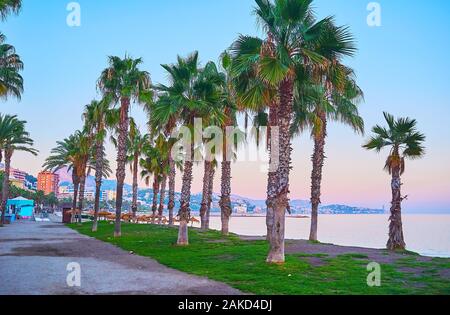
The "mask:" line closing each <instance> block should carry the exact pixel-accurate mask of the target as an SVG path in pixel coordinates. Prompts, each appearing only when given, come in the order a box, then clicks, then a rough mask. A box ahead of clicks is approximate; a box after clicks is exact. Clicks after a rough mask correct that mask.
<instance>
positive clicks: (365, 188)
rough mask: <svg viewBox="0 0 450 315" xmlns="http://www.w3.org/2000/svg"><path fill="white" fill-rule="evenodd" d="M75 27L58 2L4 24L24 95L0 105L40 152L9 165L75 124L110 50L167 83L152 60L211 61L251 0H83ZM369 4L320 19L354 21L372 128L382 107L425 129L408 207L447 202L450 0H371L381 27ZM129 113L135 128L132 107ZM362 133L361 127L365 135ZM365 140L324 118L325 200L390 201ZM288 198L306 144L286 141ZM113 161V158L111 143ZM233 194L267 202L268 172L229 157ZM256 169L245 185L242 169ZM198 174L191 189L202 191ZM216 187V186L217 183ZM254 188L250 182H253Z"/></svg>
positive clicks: (361, 1)
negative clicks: (23, 125) (20, 65)
mask: <svg viewBox="0 0 450 315" xmlns="http://www.w3.org/2000/svg"><path fill="white" fill-rule="evenodd" d="M78 2H79V4H80V5H81V23H82V24H81V26H80V27H75V28H71V27H69V26H67V24H66V16H67V14H68V13H69V12H67V11H66V5H67V4H68V3H69V1H66V0H46V1H33V0H24V4H23V10H22V13H21V14H20V15H19V16H18V17H14V16H11V17H9V19H8V21H7V22H4V23H2V24H1V25H0V30H1V31H2V32H3V33H5V34H6V36H7V38H8V42H9V43H11V44H13V45H14V46H15V47H16V49H17V51H18V53H19V54H20V55H21V56H22V59H23V61H24V63H25V71H24V72H23V76H24V79H25V93H24V95H23V98H22V101H21V102H20V103H18V102H16V101H14V100H8V101H7V102H2V103H0V111H1V112H7V113H15V114H18V115H19V116H20V117H21V118H23V119H25V120H27V121H28V122H29V129H30V131H31V133H32V136H33V137H34V139H35V141H36V147H37V148H38V149H39V150H40V151H41V154H40V156H39V157H38V158H31V157H28V156H26V155H22V154H18V155H17V157H16V159H15V161H14V166H15V167H19V168H21V169H24V170H26V171H29V172H31V173H36V172H38V170H39V169H40V166H41V165H42V162H43V160H44V159H45V158H46V156H47V155H48V153H49V151H50V149H51V148H52V147H53V146H54V144H55V141H56V140H59V139H62V138H64V137H66V136H68V135H69V134H70V133H72V132H73V131H74V130H75V129H77V128H80V127H81V111H82V108H83V106H84V105H85V104H87V103H88V102H89V101H90V100H91V99H93V98H96V97H98V95H97V91H96V88H95V83H96V80H97V78H98V76H99V74H100V72H101V70H102V69H103V68H105V66H106V56H108V55H124V54H125V53H129V54H131V55H132V56H134V57H143V59H144V62H145V64H144V68H145V69H146V70H148V71H149V72H150V73H151V75H152V80H153V81H154V82H165V79H166V77H165V74H164V72H163V70H162V68H161V67H160V64H163V63H171V62H173V61H174V60H175V58H176V55H177V54H181V55H186V54H188V53H190V52H192V51H194V50H198V51H199V52H200V58H201V60H202V62H206V61H209V60H213V61H217V59H218V56H219V54H220V53H221V52H222V51H223V50H224V49H225V48H227V47H228V46H229V45H230V43H231V42H232V41H233V40H234V39H235V38H236V37H237V35H238V34H240V33H242V34H252V35H256V34H259V32H258V30H257V27H256V23H255V18H254V16H252V14H251V12H252V8H253V6H254V2H253V0H214V1H211V0H190V1H186V0H165V1H154V0H151V1H148V0H127V1H125V0H96V1H92V0H80V1H78ZM368 3H369V1H367V0H317V1H315V4H314V6H315V7H316V12H317V15H318V16H319V17H325V16H328V15H335V16H336V18H337V21H338V23H340V24H347V25H349V26H350V28H351V30H352V32H353V33H354V35H355V37H356V39H357V41H358V47H359V52H358V54H357V55H356V56H355V58H353V59H351V60H348V63H349V65H351V66H352V67H354V69H355V70H356V73H357V75H358V82H359V84H360V86H361V87H362V88H363V90H364V92H365V99H366V100H365V103H364V104H362V106H361V113H362V115H363V117H364V119H365V122H366V125H367V126H368V127H371V126H373V125H374V124H376V123H381V122H382V112H383V111H389V112H391V113H392V114H394V115H396V116H398V115H405V116H406V115H407V116H411V117H414V118H417V119H418V121H419V128H420V129H421V131H423V132H424V133H426V135H427V137H428V139H427V144H426V146H427V156H426V158H425V159H423V160H421V161H412V162H409V163H408V165H407V167H408V168H407V173H406V175H405V177H404V182H405V185H404V189H405V190H406V192H405V193H409V194H410V200H409V201H407V202H406V206H407V207H408V208H409V209H411V210H414V211H419V210H428V209H433V210H441V209H450V197H449V196H450V165H449V164H448V163H447V159H448V156H449V153H450V149H449V146H448V140H447V139H448V138H449V136H450V118H449V117H450V101H449V98H448V86H449V79H448V73H449V70H450V60H449V58H448V55H449V51H450V41H449V37H450V36H449V35H450V19H449V16H450V2H449V1H447V0H435V1H432V2H425V1H419V0H415V1H407V0H389V1H388V0H383V1H378V3H380V5H381V8H382V25H381V26H380V27H369V26H368V25H367V23H366V17H367V15H368V14H369V12H368V11H367V10H366V7H367V4H368ZM133 115H134V116H135V117H136V118H137V120H138V121H140V122H141V124H142V125H143V124H144V117H143V115H142V113H141V111H140V110H139V108H134V109H133ZM366 137H367V135H366ZM364 139H365V138H364V137H360V136H356V135H354V134H353V133H352V131H351V130H349V129H348V128H346V127H344V126H339V125H332V126H331V128H330V131H329V138H328V145H327V156H328V160H327V165H326V167H325V173H324V198H323V201H324V202H325V203H338V202H341V203H344V202H345V203H350V204H356V205H364V206H377V207H380V206H381V205H383V204H386V205H387V204H388V200H389V198H390V196H389V177H388V176H387V174H384V173H383V172H382V166H383V162H384V158H385V154H386V153H385V154H381V155H377V154H375V153H371V152H365V151H364V150H362V149H361V144H362V143H363V142H364ZM294 143H295V145H294V146H295V151H294V156H293V158H294V171H293V179H292V189H291V190H292V195H293V198H302V199H306V198H307V196H308V193H309V180H308V178H309V173H310V162H309V158H310V155H311V148H312V147H311V141H310V140H309V137H308V136H303V137H301V138H299V139H296V140H295V141H294ZM109 158H110V159H111V160H114V159H115V155H114V152H113V150H112V149H109ZM235 169H236V170H235V179H234V182H233V186H234V187H235V188H236V189H235V190H236V191H235V192H236V193H237V194H241V195H249V196H250V197H255V198H264V195H265V183H264V175H263V174H257V173H258V172H257V171H256V170H257V169H258V167H257V166H254V165H252V166H249V165H245V164H242V165H237V166H236V168H235ZM244 169H246V170H249V169H250V170H251V169H254V170H255V172H256V173H255V175H254V176H252V178H251V180H253V181H255V182H251V181H250V179H248V178H247V177H245V178H244V177H240V176H239V174H240V171H241V170H244ZM200 182H201V170H200V169H198V170H197V172H196V179H195V182H194V190H197V191H200ZM216 187H217V186H216ZM249 187H251V189H250V188H249Z"/></svg>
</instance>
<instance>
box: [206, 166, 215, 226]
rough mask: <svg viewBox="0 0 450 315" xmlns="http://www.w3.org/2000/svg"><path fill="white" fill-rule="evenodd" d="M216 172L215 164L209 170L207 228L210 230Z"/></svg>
mask: <svg viewBox="0 0 450 315" xmlns="http://www.w3.org/2000/svg"><path fill="white" fill-rule="evenodd" d="M215 174H216V169H215V168H214V166H211V170H210V172H209V191H208V210H207V211H206V226H205V228H206V230H209V218H210V215H211V204H212V201H213V191H214V176H215Z"/></svg>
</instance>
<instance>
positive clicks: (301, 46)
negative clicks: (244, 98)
mask: <svg viewBox="0 0 450 315" xmlns="http://www.w3.org/2000/svg"><path fill="white" fill-rule="evenodd" d="M256 3H257V7H256V9H255V13H256V15H257V17H258V22H259V24H260V25H261V26H262V28H263V29H264V30H265V32H266V34H267V39H266V40H265V43H264V44H263V45H262V48H264V49H261V53H260V55H259V56H258V59H257V61H258V69H257V72H256V75H257V76H258V77H259V78H260V80H262V81H263V82H265V83H266V84H268V85H270V86H272V87H273V88H276V90H277V93H278V104H277V110H276V115H273V117H274V118H275V117H276V121H277V124H276V125H272V124H271V125H270V127H271V128H272V127H276V126H277V127H278V139H274V140H277V142H276V143H275V145H277V146H278V150H279V152H280V154H279V160H278V170H277V173H276V174H273V173H272V174H270V173H269V178H268V193H267V209H268V211H267V215H268V216H271V217H272V218H268V219H267V222H268V223H269V222H270V224H268V225H269V226H270V227H269V226H268V232H269V233H270V235H269V236H268V239H269V245H270V250H269V254H268V257H267V262H268V263H284V259H285V258H284V225H285V213H286V211H289V197H288V194H289V173H290V168H291V151H292V148H291V135H290V128H291V124H292V118H293V115H292V114H293V100H294V86H295V82H296V80H297V79H298V78H297V73H298V70H299V69H302V68H305V67H312V66H314V67H321V66H324V65H326V63H327V59H326V58H325V57H324V56H322V55H321V54H320V52H317V51H314V49H315V48H316V47H315V45H314V44H315V42H317V41H319V40H320V39H321V35H323V34H324V31H325V30H326V28H327V25H329V24H330V23H332V18H326V19H324V20H321V21H319V22H317V23H316V20H315V17H314V14H313V11H312V6H311V4H312V0H291V1H282V0H276V1H275V2H274V3H272V2H271V1H269V0H256ZM333 44H334V43H330V45H333ZM333 50H334V54H335V56H340V55H351V54H352V52H353V50H354V49H353V48H352V47H349V46H338V45H336V46H335V47H333ZM253 63H254V61H253ZM241 65H244V66H245V62H241ZM274 114H275V113H274ZM270 122H272V123H274V122H275V119H273V120H272V119H270ZM271 149H272V150H273V144H271ZM271 162H272V161H271Z"/></svg>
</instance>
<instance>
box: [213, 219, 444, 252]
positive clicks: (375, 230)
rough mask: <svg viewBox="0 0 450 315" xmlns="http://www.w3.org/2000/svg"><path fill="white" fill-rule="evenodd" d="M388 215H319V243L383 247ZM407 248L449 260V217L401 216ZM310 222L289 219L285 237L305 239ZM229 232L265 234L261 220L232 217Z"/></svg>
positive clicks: (216, 222)
mask: <svg viewBox="0 0 450 315" xmlns="http://www.w3.org/2000/svg"><path fill="white" fill-rule="evenodd" d="M388 219H389V217H388V216H387V215H320V216H319V240H320V241H321V242H323V243H332V244H336V245H343V246H357V247H369V248H385V246H386V242H387V239H388V236H387V233H388V225H389V221H388ZM403 224H404V234H405V240H406V245H407V248H408V249H409V250H411V251H414V252H417V253H419V254H421V255H424V256H432V257H450V215H404V216H403ZM309 226H310V224H309V219H308V218H307V219H301V218H288V219H287V220H286V238H288V239H308V237H309ZM211 228H213V229H220V217H211ZM230 230H231V232H233V233H237V234H240V235H250V236H259V235H265V233H266V219H265V218H264V217H234V218H232V219H231V221H230Z"/></svg>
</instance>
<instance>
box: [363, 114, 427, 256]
mask: <svg viewBox="0 0 450 315" xmlns="http://www.w3.org/2000/svg"><path fill="white" fill-rule="evenodd" d="M384 118H385V120H386V122H387V125H388V128H385V127H382V126H379V125H377V126H375V127H374V128H373V129H372V132H373V133H374V135H373V137H372V138H371V139H370V140H369V141H368V142H367V144H365V145H364V146H363V147H364V148H366V149H367V150H375V151H376V152H380V151H381V150H382V149H383V148H385V147H388V148H390V153H389V156H388V158H387V160H386V165H385V167H384V169H385V170H386V171H387V172H389V174H390V175H391V176H392V181H391V189H392V206H391V217H390V219H389V220H390V225H389V240H388V242H387V248H388V249H389V250H404V249H405V247H406V244H405V239H404V237H403V226H402V201H403V200H404V199H406V198H407V197H403V196H402V193H401V186H402V182H401V175H403V173H404V172H405V159H407V158H409V159H419V158H422V157H423V156H424V155H425V148H424V146H423V143H424V142H425V135H423V134H422V133H420V132H418V131H417V121H416V120H415V119H411V118H398V119H395V118H394V116H392V115H391V114H388V113H384Z"/></svg>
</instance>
